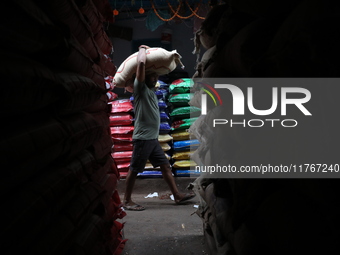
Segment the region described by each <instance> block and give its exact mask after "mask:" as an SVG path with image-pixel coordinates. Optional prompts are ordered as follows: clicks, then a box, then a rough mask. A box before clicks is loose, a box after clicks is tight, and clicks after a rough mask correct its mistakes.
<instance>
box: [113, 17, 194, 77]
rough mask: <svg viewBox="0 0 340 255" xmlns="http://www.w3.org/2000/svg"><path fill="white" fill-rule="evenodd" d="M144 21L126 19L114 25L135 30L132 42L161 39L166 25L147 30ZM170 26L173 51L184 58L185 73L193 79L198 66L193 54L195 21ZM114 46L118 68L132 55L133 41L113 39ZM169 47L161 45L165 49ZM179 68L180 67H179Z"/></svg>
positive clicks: (170, 24) (114, 59)
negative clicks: (195, 68)
mask: <svg viewBox="0 0 340 255" xmlns="http://www.w3.org/2000/svg"><path fill="white" fill-rule="evenodd" d="M145 19H146V18H144V20H134V19H124V20H117V21H116V22H115V23H114V24H115V25H116V26H122V27H130V28H133V35H132V40H144V39H145V40H150V39H160V38H161V33H162V30H163V29H164V28H165V25H161V26H159V27H158V28H157V29H156V30H155V31H150V30H148V29H147V27H146V25H145ZM168 26H169V27H170V28H171V29H172V44H171V46H172V49H176V50H177V51H178V53H179V54H181V56H182V59H181V60H182V62H183V64H184V65H185V69H184V71H186V72H188V74H189V77H192V75H193V74H194V72H195V70H194V67H195V65H196V55H194V54H192V51H193V49H194V43H193V37H194V33H193V31H194V21H193V19H189V20H186V21H184V22H181V23H180V24H176V23H174V22H171V23H169V24H168ZM111 40H112V42H113V46H114V52H113V62H114V63H115V64H116V65H117V67H118V66H119V65H120V63H122V62H123V61H124V60H125V59H126V57H128V56H129V55H130V54H132V53H133V52H132V44H133V43H132V41H128V40H123V39H120V38H116V37H113V38H111ZM166 46H167V45H164V44H163V45H160V46H159V47H163V48H165V47H166ZM178 68H179V67H178Z"/></svg>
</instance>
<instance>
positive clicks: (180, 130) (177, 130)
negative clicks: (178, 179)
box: [168, 78, 201, 176]
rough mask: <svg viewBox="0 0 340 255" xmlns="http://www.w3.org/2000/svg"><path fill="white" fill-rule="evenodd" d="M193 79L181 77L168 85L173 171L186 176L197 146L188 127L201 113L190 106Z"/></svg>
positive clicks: (188, 173)
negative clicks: (192, 154)
mask: <svg viewBox="0 0 340 255" xmlns="http://www.w3.org/2000/svg"><path fill="white" fill-rule="evenodd" d="M193 84H194V82H193V80H192V79H190V78H182V79H177V80H175V81H173V82H172V83H171V84H170V86H169V97H168V102H169V103H170V104H171V105H172V110H171V112H170V117H171V120H172V123H171V135H172V137H173V154H172V160H173V165H172V167H173V171H174V173H175V175H176V176H188V175H190V173H192V172H193V171H191V170H190V168H191V167H194V166H196V163H195V162H194V161H193V160H191V158H190V155H191V153H192V152H193V151H194V150H195V149H197V148H198V146H199V141H198V140H197V139H194V137H191V136H190V135H189V132H188V129H189V128H190V126H191V125H192V124H193V123H194V122H195V121H196V120H197V118H198V117H199V115H200V114H201V109H200V108H198V107H195V106H190V105H189V102H190V100H191V99H192V97H193V93H191V88H192V87H193Z"/></svg>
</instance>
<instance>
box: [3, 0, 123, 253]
mask: <svg viewBox="0 0 340 255" xmlns="http://www.w3.org/2000/svg"><path fill="white" fill-rule="evenodd" d="M98 2H99V0H98V1H96V0H93V1H92V0H84V1H73V0H51V1H39V0H35V1H19V0H13V1H9V2H7V3H6V4H5V5H4V7H3V10H4V11H6V14H7V15H1V27H0V29H1V33H0V37H1V40H0V41H1V51H2V52H1V58H0V62H1V67H2V68H1V70H0V76H1V80H2V85H3V86H1V93H0V95H1V96H0V97H1V100H0V102H1V103H0V109H1V113H2V117H3V118H4V121H3V123H2V131H1V133H2V136H1V138H0V151H1V153H0V155H1V164H2V167H3V169H4V170H5V171H3V173H2V178H1V188H2V192H1V201H2V205H3V208H5V209H4V210H3V214H4V215H3V217H2V219H1V220H2V221H1V226H2V227H1V230H0V232H1V234H0V235H1V237H2V242H1V253H2V254H20V253H27V254H118V252H119V250H120V249H121V248H122V246H123V244H124V241H123V240H122V233H121V229H122V225H121V224H120V223H118V222H117V221H116V219H117V218H121V217H123V216H124V212H123V211H122V208H121V206H120V199H119V195H118V192H117V190H116V188H117V181H118V179H119V173H118V172H117V171H116V170H115V169H114V167H113V159H112V157H111V146H112V140H111V137H110V133H109V118H108V113H109V107H108V104H107V103H108V100H109V98H108V96H110V97H111V96H112V94H111V93H108V90H109V89H110V88H109V87H107V86H106V83H105V77H106V76H108V75H114V74H115V66H114V64H113V63H112V62H111V61H110V59H109V57H108V55H109V54H110V53H111V51H112V43H111V42H110V40H109V39H108V37H107V35H106V32H105V31H104V29H103V27H104V26H103V23H104V22H105V21H106V20H107V19H108V17H107V16H105V14H104V13H102V12H100V11H99V9H97V7H96V6H97V3H98ZM100 2H105V1H100ZM106 2H107V1H106Z"/></svg>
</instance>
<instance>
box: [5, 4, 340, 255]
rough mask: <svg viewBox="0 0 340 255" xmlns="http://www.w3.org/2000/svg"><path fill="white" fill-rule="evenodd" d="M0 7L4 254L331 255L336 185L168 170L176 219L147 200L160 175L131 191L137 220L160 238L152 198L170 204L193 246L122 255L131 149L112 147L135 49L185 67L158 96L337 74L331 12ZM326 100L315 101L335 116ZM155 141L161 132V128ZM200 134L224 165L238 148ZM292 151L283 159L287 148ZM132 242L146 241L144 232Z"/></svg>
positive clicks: (301, 7) (300, 7) (338, 36)
mask: <svg viewBox="0 0 340 255" xmlns="http://www.w3.org/2000/svg"><path fill="white" fill-rule="evenodd" d="M2 6H3V8H2V12H3V13H2V15H1V23H0V27H1V34H0V38H1V42H0V43H1V49H0V51H1V59H0V61H1V71H0V77H1V79H2V81H1V84H2V85H1V93H0V96H1V101H0V102H1V105H2V107H1V109H2V110H1V112H2V116H4V118H5V120H4V121H3V125H2V128H1V130H2V135H1V139H0V149H1V163H2V167H1V168H2V172H3V174H4V176H3V177H2V178H1V185H0V187H1V191H2V192H1V197H2V199H3V201H4V202H5V203H4V204H3V207H2V208H3V209H2V215H3V216H2V220H1V221H2V222H1V226H2V227H1V242H0V247H1V254H6V255H7V254H8V255H9V254H20V253H25V254H32V255H33V254H34V255H39V254H41V255H46V254H51V255H52V254H53V255H59V254H63V255H73V254H77V255H78V254H79V255H80V254H82V255H85V254H86V255H104V254H105V255H109V254H111V255H120V254H130V255H133V254H135V255H138V254H151V255H152V254H165V255H168V254H169V255H170V254H177V255H181V254H211V255H215V254H216V255H253V254H254V255H258V254H261V255H265V254H270V255H274V254H275V255H287V254H299V255H300V254H339V252H340V247H339V244H338V239H339V229H340V220H339V215H340V211H339V210H340V209H339V208H340V206H339V203H340V200H339V195H340V185H339V179H338V178H339V177H336V178H300V179H294V178H286V179H280V178H277V179H261V178H258V179H249V178H243V179H242V178H235V179H233V178H200V177H198V176H193V175H190V173H188V172H187V171H185V170H183V169H182V168H181V166H179V167H178V168H177V169H176V165H175V164H174V171H173V173H174V176H175V178H176V180H177V181H178V183H180V185H181V189H183V190H184V189H186V188H187V189H191V190H192V191H194V192H195V193H196V198H195V199H194V200H193V201H191V202H188V203H187V204H185V205H184V206H183V207H181V209H180V210H179V209H176V206H173V205H172V203H173V201H171V199H170V198H169V197H166V200H164V197H163V198H162V200H163V201H158V200H144V195H145V196H146V195H148V194H146V193H145V192H149V191H150V192H151V190H150V188H151V187H152V188H154V189H155V191H156V189H159V190H161V192H162V194H163V195H166V194H167V193H168V191H167V190H166V189H164V188H162V189H161V188H159V187H160V185H163V184H162V181H161V178H159V177H161V174H159V172H157V169H156V171H146V172H145V175H141V176H140V179H137V181H136V182H138V181H140V184H143V185H144V187H141V186H139V185H138V184H137V187H136V189H137V190H139V191H140V193H138V195H139V197H140V200H141V202H143V201H147V202H146V205H148V206H149V207H150V208H147V210H145V212H143V213H147V214H148V213H149V215H151V216H152V217H151V219H149V221H148V222H146V223H145V224H147V225H148V226H150V225H152V224H154V226H155V229H156V228H158V230H159V231H161V229H162V227H159V226H158V227H156V226H157V225H158V224H160V223H161V222H162V215H159V214H158V212H159V211H158V210H157V208H158V205H157V203H158V202H159V203H160V207H162V206H163V207H162V208H163V210H167V208H169V209H168V210H169V211H168V215H167V217H169V220H170V219H177V218H180V217H182V216H183V215H176V210H178V211H179V212H181V213H184V214H186V215H187V214H189V215H191V216H190V217H189V219H190V220H188V221H190V223H188V224H187V226H188V225H190V224H192V225H190V226H195V227H192V229H191V231H192V232H190V235H191V239H185V242H184V241H183V242H179V241H178V239H171V238H170V239H171V240H170V239H169V240H170V241H169V242H167V241H164V240H166V239H159V240H162V241H161V243H158V244H157V242H152V245H155V246H156V245H159V247H157V249H156V247H152V245H151V244H150V243H148V242H147V241H145V242H144V248H145V249H148V247H149V248H150V252H145V251H143V252H142V253H141V252H140V250H138V247H137V248H136V247H133V246H132V245H130V246H129V242H131V243H134V244H135V243H136V240H135V241H134V240H129V239H130V237H129V236H127V235H126V233H124V228H125V227H127V226H128V224H129V221H130V222H137V220H138V221H143V218H138V217H140V216H139V215H138V213H139V212H130V211H126V210H124V209H123V207H122V197H123V192H124V185H125V183H124V181H125V177H126V174H127V171H128V169H129V164H128V163H127V161H126V159H127V158H128V157H127V158H125V157H123V158H119V155H121V154H119V152H126V151H130V150H129V149H127V147H125V148H124V149H122V150H123V151H119V149H118V148H123V147H120V146H123V145H122V144H121V143H120V141H129V139H130V138H131V131H132V130H133V129H132V128H130V127H132V126H133V119H132V118H131V115H132V112H133V104H132V103H131V96H132V95H133V94H132V92H131V91H128V90H127V89H126V88H124V87H114V86H112V83H113V77H114V76H115V74H116V72H117V70H118V68H119V66H120V65H121V63H123V62H124V60H125V59H126V58H127V57H128V56H130V55H131V54H133V53H134V52H136V51H137V50H138V46H139V45H142V44H145V45H149V46H150V47H161V48H164V49H166V50H168V51H172V50H177V52H178V53H179V54H180V55H181V62H182V63H183V65H184V66H185V67H183V68H181V67H180V65H178V66H177V67H176V68H175V69H174V70H173V71H172V72H171V73H169V74H166V75H163V76H161V77H160V81H159V84H160V88H161V89H168V88H169V85H170V84H172V82H174V81H176V80H179V79H182V81H183V82H184V81H188V80H189V79H191V78H192V77H194V76H196V77H197V76H199V77H203V78H217V77H233V78H254V77H262V78H266V77H274V78H275V77H276V78H277V77H279V78H299V77H308V78H320V77H321V78H339V70H340V64H339V57H340V51H339V46H338V45H339V44H340V27H339V22H338V21H339V18H340V6H339V4H338V3H335V2H333V1H329V0H323V1H321V0H298V1H297V0H295V1H293V0H287V1H282V2H275V3H273V1H269V0H259V1H256V2H254V1H251V0H209V1H208V0H197V1H195V0H153V1H147V0H142V1H138V0H133V1H131V0H117V1H116V0H58V1H57V0H50V1H41V0H29V1H20V0H12V1H6V2H5V3H3V5H2ZM203 27H204V29H205V33H206V36H207V37H206V39H207V38H208V39H209V41H208V42H207V41H205V42H204V43H202V41H203V40H204V38H203V36H201V38H203V39H197V38H199V37H197V32H199V31H200V29H203ZM200 40H201V43H199V41H200ZM163 96H164V94H161V95H160V98H162V97H163ZM336 96H337V94H336V93H334V94H333V95H331V97H330V98H329V101H327V100H326V102H325V105H327V106H332V107H333V106H334V105H335V106H338V105H339V102H338V101H339V100H337V99H336ZM120 100H121V101H120ZM174 105H175V104H174ZM165 107H167V106H165ZM333 108H334V107H333ZM122 109H123V110H122ZM126 109H128V110H126ZM337 109H338V108H334V109H333V111H332V113H334V112H337ZM172 110H173V109H172ZM121 112H123V114H122V116H124V117H128V118H127V119H124V120H123V121H126V123H127V124H121V122H119V123H118V124H115V125H114V124H112V123H113V121H116V120H114V119H113V118H110V116H111V117H112V116H117V114H118V113H121ZM167 113H168V112H167ZM114 114H116V115H114ZM130 114H131V115H130ZM169 114H170V113H169ZM326 116H329V115H326ZM195 117H197V116H195ZM333 117H334V118H333V119H334V125H333V126H332V128H331V129H330V130H329V131H330V132H331V134H335V133H337V132H338V130H339V129H338V128H339V127H340V126H339V124H338V123H337V122H336V121H337V119H338V115H335V116H333ZM332 123H333V122H332ZM170 124H171V123H170ZM191 124H192V123H191ZM118 126H119V127H118ZM120 126H122V127H120ZM163 131H164V132H163V133H162V134H171V132H170V128H167V127H165V128H164V129H163ZM124 132H125V133H124ZM216 135H218V133H216ZM314 135H315V136H316V137H320V139H325V140H323V144H325V145H326V146H327V147H324V148H323V149H324V151H325V154H326V153H329V154H330V157H332V159H333V158H338V156H337V155H338V154H339V153H338V151H339V149H338V142H339V141H338V139H337V136H336V137H333V138H332V137H331V135H330V136H326V135H325V134H317V133H316V134H314ZM282 137H283V138H282V139H284V136H282ZM210 138H211V139H208V140H209V143H207V144H206V146H207V147H208V146H213V147H214V146H215V147H218V148H221V150H222V151H225V155H226V157H230V155H232V156H234V157H235V158H238V159H239V158H242V153H245V152H247V150H246V149H243V148H245V147H246V146H247V144H246V142H245V141H244V140H242V139H239V140H238V139H236V138H234V137H229V138H228V139H230V140H228V142H230V144H224V142H225V141H223V140H222V141H221V140H219V139H217V138H216V137H214V136H212V137H210ZM124 139H125V140H124ZM171 139H172V138H171ZM258 139H260V138H258ZM332 139H333V140H332ZM258 141H259V140H254V143H255V142H258ZM172 145H173V142H172V140H171V146H172ZM190 145H191V146H193V145H195V146H196V145H197V146H199V145H198V144H192V143H191V144H190ZM231 145H233V146H235V147H234V148H236V147H237V148H241V149H239V150H237V151H236V150H235V151H234V150H232V148H231ZM127 146H128V147H129V146H130V145H127ZM291 146H292V147H290V148H292V149H291V150H290V151H288V152H287V154H286V155H287V158H288V159H289V157H290V156H291V157H293V156H294V155H293V153H294V151H296V150H298V149H296V148H295V147H294V146H295V145H291ZM202 147H204V146H203V145H202V146H201V148H202ZM129 148H131V146H130V147H129ZM312 149H313V148H311V150H312ZM169 150H171V151H172V150H173V148H169ZM266 152H267V153H269V152H268V151H266ZM207 153H208V152H207ZM209 156H210V155H208V154H205V155H204V157H205V160H209ZM130 157H131V155H130ZM326 158H327V157H326ZM128 159H129V158H128ZM171 160H173V159H171ZM244 160H246V159H244ZM173 162H175V163H176V160H173V161H172V163H173ZM319 163H322V162H319ZM332 163H333V164H339V162H332ZM182 170H183V171H182ZM143 188H149V189H143ZM150 201H151V202H150ZM154 201H156V202H154ZM157 201H158V202H157ZM196 205H197V207H193V206H196ZM152 210H154V211H152ZM150 211H151V212H150ZM170 212H171V213H170ZM171 217H173V218H171ZM176 217H177V218H176ZM192 217H196V218H192ZM184 218H185V217H184V216H183V219H184ZM153 219H154V220H153ZM152 220H153V221H152ZM181 220H182V219H181ZM180 222H181V225H179V228H182V229H184V226H186V225H185V224H186V223H185V222H182V221H180ZM129 231H131V232H129V233H134V234H136V233H135V232H133V231H132V230H129ZM174 233H175V232H174ZM195 233H196V234H195ZM156 234H157V235H161V233H160V234H158V233H156ZM140 235H141V237H143V236H146V237H147V236H148V233H144V231H143V229H141V230H140ZM167 238H169V237H167ZM138 240H139V239H138ZM145 240H148V239H147V238H146V239H145ZM149 240H150V239H149ZM157 240H158V239H157ZM139 241H140V240H139ZM140 242H142V243H143V240H142V239H141V241H140ZM179 243H180V245H178V244H179ZM184 246H185V247H184ZM193 246H195V247H193ZM154 248H155V249H154ZM175 248H178V249H177V250H176V249H175Z"/></svg>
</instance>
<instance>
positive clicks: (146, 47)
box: [138, 45, 150, 50]
mask: <svg viewBox="0 0 340 255" xmlns="http://www.w3.org/2000/svg"><path fill="white" fill-rule="evenodd" d="M141 48H144V49H146V50H147V49H150V47H149V46H146V45H141V46H139V47H138V49H141Z"/></svg>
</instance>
